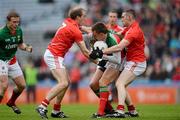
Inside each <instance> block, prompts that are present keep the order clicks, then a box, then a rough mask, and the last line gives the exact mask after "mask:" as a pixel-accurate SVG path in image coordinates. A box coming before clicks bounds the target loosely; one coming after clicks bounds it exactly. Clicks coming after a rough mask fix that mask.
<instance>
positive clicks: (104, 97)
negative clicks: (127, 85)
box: [98, 86, 109, 115]
mask: <svg viewBox="0 0 180 120" xmlns="http://www.w3.org/2000/svg"><path fill="white" fill-rule="evenodd" d="M108 96H109V92H108V87H107V86H103V87H100V103H99V109H98V114H99V115H104V110H105V107H106V104H107V101H108Z"/></svg>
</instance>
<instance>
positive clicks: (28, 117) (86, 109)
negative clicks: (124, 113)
mask: <svg viewBox="0 0 180 120" xmlns="http://www.w3.org/2000/svg"><path fill="white" fill-rule="evenodd" d="M36 107H37V105H32V104H31V105H19V108H20V109H21V111H22V113H21V114H20V115H17V114H15V113H14V112H13V111H12V110H11V109H10V108H9V107H7V106H6V105H0V120H41V118H40V116H39V115H38V114H37V112H36V111H35V108H36ZM51 110H52V106H49V109H48V117H49V120H59V119H60V118H59V119H55V118H51V116H50V113H51ZM62 110H63V111H64V112H65V114H66V115H68V116H69V118H64V119H65V120H93V118H91V115H92V114H93V113H95V112H96V111H97V105H92V104H90V105H82V104H72V105H62ZM137 110H138V111H139V115H140V117H138V118H130V117H128V118H121V119H120V118H114V119H120V120H123V119H124V120H180V104H178V105H137ZM101 119H110V120H111V118H101ZM114 119H113V120H114Z"/></svg>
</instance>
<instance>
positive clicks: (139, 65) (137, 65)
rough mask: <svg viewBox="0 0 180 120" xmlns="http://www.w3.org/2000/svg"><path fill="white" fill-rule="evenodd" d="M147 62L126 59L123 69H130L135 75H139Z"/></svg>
mask: <svg viewBox="0 0 180 120" xmlns="http://www.w3.org/2000/svg"><path fill="white" fill-rule="evenodd" d="M146 67H147V63H146V61H144V62H133V61H127V62H126V63H125V67H124V69H126V70H129V71H132V72H133V73H134V74H135V75H136V76H138V75H141V74H142V73H144V71H145V70H146Z"/></svg>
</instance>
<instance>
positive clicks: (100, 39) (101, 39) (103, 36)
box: [93, 31, 107, 41]
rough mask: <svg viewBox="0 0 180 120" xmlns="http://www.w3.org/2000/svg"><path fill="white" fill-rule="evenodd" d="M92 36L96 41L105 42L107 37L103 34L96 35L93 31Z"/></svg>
mask: <svg viewBox="0 0 180 120" xmlns="http://www.w3.org/2000/svg"><path fill="white" fill-rule="evenodd" d="M93 36H94V38H95V39H96V40H97V41H105V40H106V37H107V35H106V34H104V33H97V32H96V31H93Z"/></svg>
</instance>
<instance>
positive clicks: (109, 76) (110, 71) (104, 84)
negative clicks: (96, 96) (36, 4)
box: [98, 67, 119, 116]
mask: <svg viewBox="0 0 180 120" xmlns="http://www.w3.org/2000/svg"><path fill="white" fill-rule="evenodd" d="M118 75H119V70H118V69H114V68H113V67H107V69H106V70H105V72H104V74H103V75H102V77H101V79H100V81H99V85H100V103H99V109H98V115H100V116H103V115H104V114H105V107H106V104H107V101H108V96H109V91H108V85H109V84H110V83H111V82H112V81H113V80H115V79H116V78H117V76H118ZM110 109H111V110H112V108H110Z"/></svg>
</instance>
